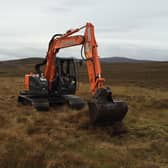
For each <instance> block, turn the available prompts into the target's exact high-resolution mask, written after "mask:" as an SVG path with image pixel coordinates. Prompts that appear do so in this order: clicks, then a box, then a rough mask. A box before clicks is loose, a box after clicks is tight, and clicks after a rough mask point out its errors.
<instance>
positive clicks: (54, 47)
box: [45, 23, 104, 94]
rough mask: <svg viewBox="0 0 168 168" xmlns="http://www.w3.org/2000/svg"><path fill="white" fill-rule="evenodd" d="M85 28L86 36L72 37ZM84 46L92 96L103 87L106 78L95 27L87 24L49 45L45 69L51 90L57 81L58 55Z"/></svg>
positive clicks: (68, 32) (54, 39) (52, 41)
mask: <svg viewBox="0 0 168 168" xmlns="http://www.w3.org/2000/svg"><path fill="white" fill-rule="evenodd" d="M83 28H85V32H84V35H83V36H81V35H76V36H71V35H72V34H74V33H76V32H79V31H80V30H81V29H83ZM77 45H83V47H84V53H85V57H86V65H87V70H88V76H89V83H90V88H91V92H92V94H95V91H96V89H97V88H101V87H103V83H104V78H102V74H101V73H102V71H101V66H100V60H99V56H98V51H97V43H96V39H95V35H94V26H93V25H92V24H91V23H87V24H86V26H83V27H81V28H78V29H75V30H69V31H67V33H65V34H64V35H62V36H60V37H58V38H53V39H52V40H51V42H50V44H49V48H48V52H47V64H46V67H45V77H46V78H47V80H48V82H49V89H51V87H52V81H53V80H54V79H55V74H56V69H55V58H56V54H57V53H58V52H59V50H60V49H62V48H67V47H72V46H77Z"/></svg>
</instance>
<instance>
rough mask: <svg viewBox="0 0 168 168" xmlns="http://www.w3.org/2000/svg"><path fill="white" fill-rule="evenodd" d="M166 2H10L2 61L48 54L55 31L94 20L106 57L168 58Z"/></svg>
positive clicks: (1, 10) (3, 16)
mask: <svg viewBox="0 0 168 168" xmlns="http://www.w3.org/2000/svg"><path fill="white" fill-rule="evenodd" d="M167 6H168V1H167V0H159V1H156V0H124V1H123V0H117V1H116V0H104V1H97V0H92V1H90V0H85V1H84V0H83V1H80V0H57V1H55V0H48V1H45V0H36V1H34V0H29V1H22V0H15V1H9V0H6V1H3V3H1V6H0V20H1V28H0V47H1V49H0V59H2V58H6V57H7V55H9V57H11V58H13V57H12V56H15V57H19V58H20V57H25V56H27V57H29V56H39V55H40V56H43V55H45V52H46V48H47V45H48V41H49V38H50V37H51V35H52V34H54V33H63V32H64V31H66V30H67V29H69V28H71V27H72V28H73V27H74V28H76V27H78V26H81V25H83V24H85V23H86V22H87V21H91V22H93V23H94V24H95V31H96V38H97V41H98V44H99V46H100V47H99V50H100V54H101V55H102V56H107V55H109V56H111V55H112V56H113V55H114V56H127V57H129V56H130V57H136V58H140V57H139V56H140V55H142V57H146V58H153V59H161V58H164V59H166V60H168V58H167V53H168V52H167V50H168V45H167V44H168V33H167V30H168V10H167ZM9 46H10V47H9ZM2 48H3V50H2ZM21 53H22V54H21ZM68 53H69V52H68V50H66V51H65V52H64V51H62V52H60V55H62V56H64V55H65V56H66V55H67V54H68ZM70 53H72V55H76V56H78V54H79V51H78V49H72V50H70Z"/></svg>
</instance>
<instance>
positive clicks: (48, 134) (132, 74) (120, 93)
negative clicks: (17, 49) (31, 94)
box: [0, 60, 168, 168]
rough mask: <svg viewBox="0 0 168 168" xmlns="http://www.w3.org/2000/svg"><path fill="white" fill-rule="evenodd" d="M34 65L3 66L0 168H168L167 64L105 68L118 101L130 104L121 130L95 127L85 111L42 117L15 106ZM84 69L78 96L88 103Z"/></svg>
mask: <svg viewBox="0 0 168 168" xmlns="http://www.w3.org/2000/svg"><path fill="white" fill-rule="evenodd" d="M35 61H37V60H35ZM32 62H33V64H34V61H30V62H28V63H26V62H22V65H21V64H20V63H19V64H18V62H17V63H15V65H12V64H7V63H6V65H2V64H0V80H1V82H0V107H1V108H0V167H2V168H15V167H16V168H30V167H31V168H45V167H47V168H160V167H161V168H167V165H168V157H167V156H168V123H167V119H168V103H167V102H168V79H167V74H168V63H137V64H132V63H131V64H129V63H124V64H122V63H116V64H103V72H104V76H105V77H106V82H107V84H108V85H109V86H110V87H111V89H112V91H113V95H114V97H115V98H116V99H123V100H125V101H127V102H128V105H129V112H128V114H127V116H126V118H125V119H124V121H123V124H122V125H118V124H116V125H112V126H106V127H94V126H91V125H90V123H89V118H88V107H87V106H86V107H85V108H84V109H82V110H81V111H76V110H71V109H69V108H67V107H66V106H64V107H61V106H60V107H57V108H51V110H50V111H49V112H44V113H39V112H37V111H36V110H35V109H33V108H32V107H29V106H21V105H19V104H17V95H18V93H19V90H21V89H23V77H22V76H23V74H24V73H25V72H26V71H30V70H31V69H32V66H33V64H32ZM37 62H38V61H37ZM84 67H85V66H83V67H82V68H81V69H80V71H81V73H80V79H81V83H80V89H79V90H78V92H77V94H78V95H80V96H81V97H83V98H84V99H85V100H87V99H88V97H89V96H90V93H89V85H88V83H87V74H86V69H84ZM118 131H119V132H118Z"/></svg>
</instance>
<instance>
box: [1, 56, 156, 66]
mask: <svg viewBox="0 0 168 168" xmlns="http://www.w3.org/2000/svg"><path fill="white" fill-rule="evenodd" d="M43 59H44V58H23V59H17V60H7V61H0V65H10V66H16V65H17V66H23V65H24V64H36V63H40V62H41V61H42V60H43ZM101 61H102V62H105V63H141V62H154V61H152V60H137V59H131V58H127V57H104V58H101Z"/></svg>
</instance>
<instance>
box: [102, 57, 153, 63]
mask: <svg viewBox="0 0 168 168" xmlns="http://www.w3.org/2000/svg"><path fill="white" fill-rule="evenodd" d="M101 61H103V62H108V63H113V62H114V63H117V62H120V63H122V62H123V63H140V62H153V61H151V60H137V59H131V58H127V57H106V58H101Z"/></svg>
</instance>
